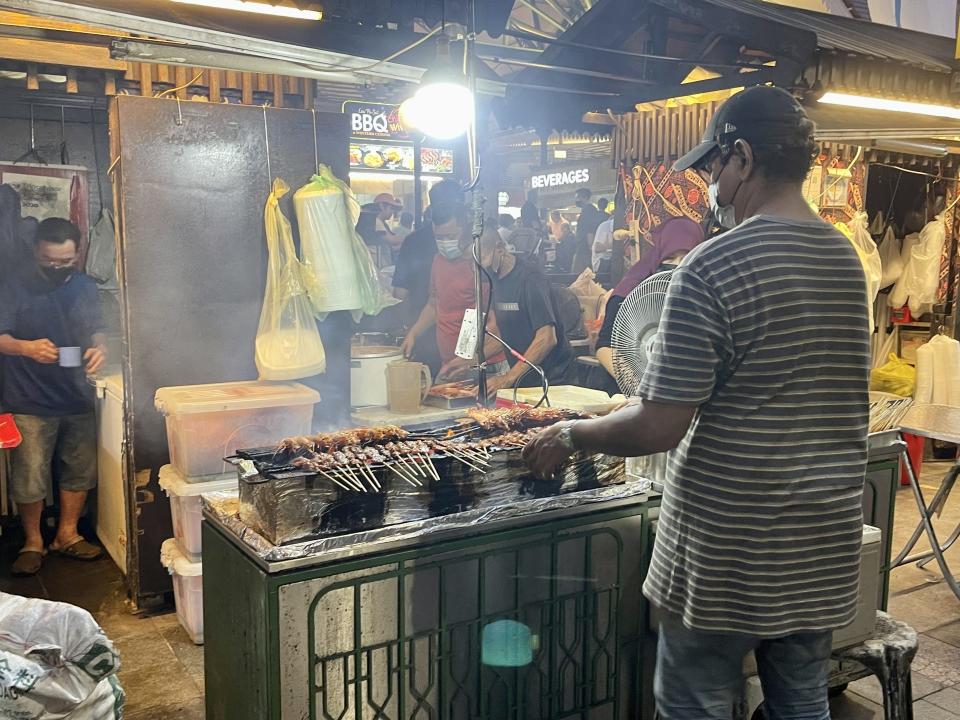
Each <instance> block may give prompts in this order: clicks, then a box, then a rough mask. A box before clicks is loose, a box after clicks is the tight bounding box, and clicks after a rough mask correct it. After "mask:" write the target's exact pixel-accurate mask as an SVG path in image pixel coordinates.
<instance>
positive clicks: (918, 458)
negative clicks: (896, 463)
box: [900, 433, 926, 485]
mask: <svg viewBox="0 0 960 720" xmlns="http://www.w3.org/2000/svg"><path fill="white" fill-rule="evenodd" d="M903 439H904V440H905V441H906V443H907V456H908V457H909V458H910V464H911V465H912V466H913V474H914V475H916V476H917V477H920V468H921V467H923V445H924V442H926V438H923V437H920V436H919V435H911V434H909V433H903ZM900 484H901V485H909V484H910V475H909V474H908V473H907V466H906V463H904V462H903V461H902V460H901V461H900Z"/></svg>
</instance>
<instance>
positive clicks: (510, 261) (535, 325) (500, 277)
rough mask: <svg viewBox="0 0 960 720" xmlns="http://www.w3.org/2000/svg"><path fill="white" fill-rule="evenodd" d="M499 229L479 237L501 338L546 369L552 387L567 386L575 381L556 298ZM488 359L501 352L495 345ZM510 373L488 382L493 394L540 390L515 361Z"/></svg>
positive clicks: (526, 368)
mask: <svg viewBox="0 0 960 720" xmlns="http://www.w3.org/2000/svg"><path fill="white" fill-rule="evenodd" d="M495 228H496V225H495V224H493V223H488V227H487V228H486V229H485V230H484V233H483V235H482V237H481V252H482V254H481V258H480V262H481V264H482V265H483V267H484V268H486V270H487V271H488V272H489V273H490V276H491V277H492V278H493V281H492V282H493V288H492V290H493V298H492V301H491V303H492V307H493V312H494V313H495V314H496V321H497V326H498V327H499V328H500V336H501V337H502V338H503V339H504V340H505V341H506V342H507V343H508V344H509V345H510V346H511V347H512V348H513V349H514V350H516V351H517V352H519V353H520V354H522V355H523V356H524V357H526V358H527V360H529V361H530V362H531V363H533V364H534V365H538V366H540V367H541V368H543V371H544V373H545V374H546V376H547V379H548V380H549V381H550V384H551V385H566V384H569V383H571V382H573V380H574V379H575V377H576V370H575V366H574V357H573V350H572V349H571V348H570V342H569V341H568V340H567V336H566V334H565V333H564V328H563V326H562V324H561V323H560V315H559V312H558V310H557V306H556V298H555V296H554V294H553V293H551V292H550V283H549V281H548V280H547V277H546V275H544V274H543V273H542V272H541V271H540V270H539V269H537V268H536V266H534V265H532V264H531V263H529V262H528V261H526V260H524V259H519V258H516V257H514V255H513V254H512V253H510V252H509V251H508V250H507V244H506V243H505V242H504V241H503V240H502V239H501V238H500V235H499V233H497V231H496V229H495ZM485 346H486V347H485V349H486V351H487V354H488V355H489V354H491V353H492V352H493V351H495V350H497V349H499V346H498V344H497V343H496V341H495V340H491V339H489V338H488V342H486V343H485ZM508 360H509V361H510V371H509V372H507V373H504V374H503V375H498V376H495V377H491V378H489V379H488V381H487V390H488V392H489V393H490V394H493V393H495V392H496V391H497V390H499V389H501V388H511V387H513V386H514V385H516V384H517V382H518V381H519V383H520V385H521V386H523V387H533V386H537V385H539V384H540V375H539V374H537V373H536V372H535V371H533V370H530V368H529V366H528V365H526V364H525V363H522V362H520V361H519V360H517V359H516V358H515V357H513V356H508Z"/></svg>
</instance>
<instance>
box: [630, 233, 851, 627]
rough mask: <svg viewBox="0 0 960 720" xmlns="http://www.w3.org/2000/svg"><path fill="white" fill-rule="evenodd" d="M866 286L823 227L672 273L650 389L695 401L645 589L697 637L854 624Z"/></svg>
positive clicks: (752, 236) (718, 247)
mask: <svg viewBox="0 0 960 720" xmlns="http://www.w3.org/2000/svg"><path fill="white" fill-rule="evenodd" d="M867 322H868V321H867V305H866V287H865V280H864V275H863V269H862V266H861V264H860V260H859V259H858V257H857V254H856V252H855V251H854V249H853V247H852V245H851V244H850V242H849V241H848V240H847V239H846V238H845V237H843V235H841V234H840V233H839V232H838V231H837V230H835V229H834V228H833V227H831V226H829V225H827V224H826V223H824V222H821V221H819V220H816V219H811V220H809V221H795V220H786V219H780V218H772V217H764V216H758V217H755V218H752V219H751V220H749V221H747V222H746V223H744V224H742V225H741V226H739V227H737V228H736V229H734V230H731V231H730V232H727V233H725V234H723V235H721V236H719V237H717V238H714V239H712V240H710V241H709V242H707V243H705V244H703V245H701V246H700V247H698V248H697V249H696V250H694V251H693V252H692V253H690V255H688V256H687V257H686V258H685V260H684V262H683V263H682V264H681V266H680V267H679V268H678V269H677V270H676V271H675V272H674V275H673V277H672V279H671V282H670V288H669V291H668V293H667V299H666V306H665V310H664V315H663V317H662V319H661V322H660V333H659V335H660V337H659V339H658V341H657V342H656V343H655V345H654V348H653V356H652V359H651V364H650V365H649V367H648V369H647V371H646V374H645V375H644V378H643V382H642V385H641V388H640V394H641V395H642V396H643V397H644V398H647V399H649V400H655V401H659V402H665V403H680V404H694V405H697V406H699V410H698V412H697V415H696V417H695V419H694V421H693V423H692V425H691V427H690V430H689V431H688V433H687V435H686V437H685V438H684V439H683V441H682V442H681V444H680V446H679V447H678V448H677V449H676V450H674V451H673V452H672V453H671V454H670V458H669V462H668V472H667V483H666V487H665V491H664V496H663V505H662V509H661V515H660V523H659V525H658V529H657V540H656V544H655V546H654V551H653V561H652V564H651V567H650V571H649V574H648V576H647V579H646V583H645V584H644V592H645V594H646V595H647V597H648V598H650V600H651V601H653V602H654V603H655V604H657V605H659V606H660V607H662V608H663V609H664V610H666V611H668V612H671V613H673V614H675V615H678V616H680V617H681V618H682V619H683V622H684V624H685V625H686V626H688V627H690V628H693V629H697V630H703V631H708V632H733V633H744V634H749V635H755V636H758V637H766V638H771V637H779V636H783V635H788V634H791V633H796V632H803V631H814V630H829V629H835V628H839V627H842V626H844V625H847V624H849V623H850V622H851V621H852V620H853V617H854V614H855V611H856V605H857V593H858V585H859V582H858V581H859V567H860V545H861V535H862V513H861V494H862V492H863V477H864V469H865V465H866V457H867V420H868V414H869V410H868V396H867V387H868V378H869V367H870V354H869V334H868V329H867Z"/></svg>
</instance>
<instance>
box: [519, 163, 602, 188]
mask: <svg viewBox="0 0 960 720" xmlns="http://www.w3.org/2000/svg"><path fill="white" fill-rule="evenodd" d="M589 183H590V168H588V167H578V168H573V169H570V170H557V171H554V172H543V173H537V174H535V175H532V176H531V177H530V187H531V188H533V189H535V190H540V189H544V188H564V187H569V186H571V185H577V186H580V185H588V184H589Z"/></svg>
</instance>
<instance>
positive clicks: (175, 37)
mask: <svg viewBox="0 0 960 720" xmlns="http://www.w3.org/2000/svg"><path fill="white" fill-rule="evenodd" d="M0 9H5V10H12V11H15V12H22V13H27V14H30V15H40V16H43V17H51V18H55V19H57V20H64V21H69V22H81V23H89V24H91V25H95V26H98V27H104V28H111V29H117V30H121V31H124V32H130V33H142V34H144V35H148V36H151V37H154V38H158V39H161V40H168V41H172V42H178V43H182V44H186V45H191V46H194V47H198V48H205V49H209V50H215V51H219V52H227V53H234V54H239V55H249V56H252V57H260V58H267V59H272V60H282V61H286V62H292V63H306V64H307V66H308V67H310V69H312V70H321V69H327V70H328V72H329V71H330V70H333V71H336V72H343V73H345V74H346V73H357V74H359V75H364V76H366V77H370V78H377V77H379V78H380V79H387V80H395V81H401V82H410V83H416V82H419V81H420V77H421V76H422V75H423V71H424V69H423V68H422V67H415V66H411V65H406V64H403V63H398V62H379V60H378V59H377V58H365V57H357V56H355V55H348V54H345V53H340V52H334V51H331V50H323V49H319V48H312V47H305V46H303V45H292V44H289V43H282V42H277V41H274V40H265V39H263V38H258V37H253V36H249V35H247V36H244V35H235V34H233V33H229V32H223V31H219V30H211V29H207V28H201V27H193V26H189V25H182V24H180V23H172V22H167V21H164V20H156V19H152V18H146V17H140V16H137V15H130V14H127V13H120V12H115V11H112V10H100V9H97V8H91V7H87V6H82V5H76V4H73V3H68V2H61V1H60V0H0ZM384 32H385V33H386V32H390V31H384ZM371 66H375V67H371ZM477 90H478V91H479V92H481V93H484V94H489V95H503V94H504V93H505V92H506V87H505V85H504V84H503V83H502V82H500V81H497V80H491V79H488V78H478V79H477Z"/></svg>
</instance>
